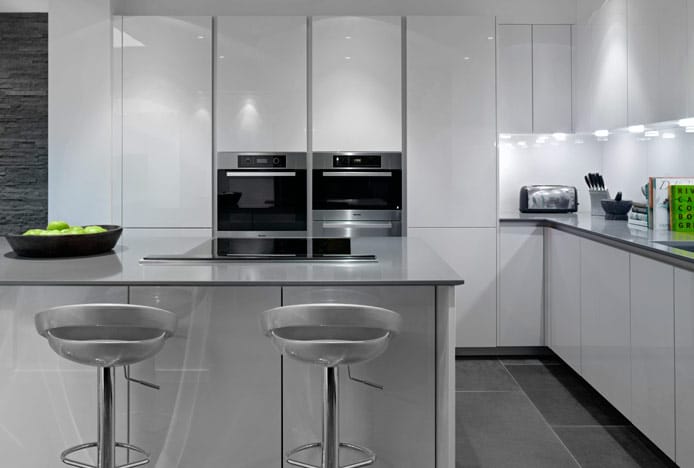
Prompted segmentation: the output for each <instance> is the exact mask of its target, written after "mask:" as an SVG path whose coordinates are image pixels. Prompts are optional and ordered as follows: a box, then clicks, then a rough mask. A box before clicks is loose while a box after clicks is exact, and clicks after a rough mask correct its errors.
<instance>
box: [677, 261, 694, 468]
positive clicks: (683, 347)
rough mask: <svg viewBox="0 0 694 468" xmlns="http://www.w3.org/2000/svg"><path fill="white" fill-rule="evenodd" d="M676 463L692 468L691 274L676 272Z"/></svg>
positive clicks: (693, 287) (693, 332)
mask: <svg viewBox="0 0 694 468" xmlns="http://www.w3.org/2000/svg"><path fill="white" fill-rule="evenodd" d="M675 382H676V388H675V395H676V400H675V411H676V415H677V417H676V418H675V421H676V431H675V432H676V434H677V442H676V444H675V445H676V448H677V453H676V457H675V461H676V462H677V464H678V465H679V466H681V467H684V468H691V467H694V444H692V440H694V273H693V272H691V271H686V270H681V269H679V268H676V269H675Z"/></svg>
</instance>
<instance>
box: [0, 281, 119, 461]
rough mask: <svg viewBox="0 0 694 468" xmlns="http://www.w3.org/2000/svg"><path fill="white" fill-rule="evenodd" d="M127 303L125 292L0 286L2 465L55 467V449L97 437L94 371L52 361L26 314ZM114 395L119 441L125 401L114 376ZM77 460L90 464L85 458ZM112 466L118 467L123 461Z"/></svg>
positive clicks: (55, 356)
mask: <svg viewBox="0 0 694 468" xmlns="http://www.w3.org/2000/svg"><path fill="white" fill-rule="evenodd" d="M127 300H128V292H127V288H125V287H78V286H64V287H63V286H3V287H0V311H2V313H0V427H2V430H0V454H2V462H1V463H0V464H1V465H2V466H8V467H9V466H11V467H13V468H37V467H48V466H51V467H53V466H59V465H60V458H59V456H60V453H61V452H62V451H63V450H65V449H66V448H68V447H69V446H73V445H77V444H81V443H85V442H91V441H93V440H95V439H96V436H97V427H96V420H97V417H96V416H97V406H96V396H97V395H96V382H97V379H96V370H95V369H94V368H91V367H87V366H83V365H80V364H76V363H73V362H70V361H68V360H67V359H64V358H62V357H60V356H58V354H56V353H55V352H54V351H53V350H52V349H51V348H50V346H49V345H48V342H47V341H46V340H45V339H44V338H42V337H41V336H40V335H39V334H38V333H37V332H36V328H35V326H34V314H35V313H36V312H38V311H41V310H43V309H47V308H50V307H56V306H61V305H67V304H80V303H126V302H127ZM121 375H122V374H121ZM115 393H116V411H117V413H116V436H117V437H118V438H119V440H125V439H126V437H127V426H126V422H127V418H126V413H127V411H126V408H127V401H126V391H125V385H124V384H123V381H122V378H121V379H120V380H118V385H117V387H116V392H115ZM90 458H91V459H90ZM85 461H87V462H89V463H92V464H93V463H95V461H96V460H95V457H94V456H91V457H86V458H85ZM117 461H118V463H119V464H120V463H124V462H125V457H120V456H119V458H118V459H117Z"/></svg>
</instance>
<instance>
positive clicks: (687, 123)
mask: <svg viewBox="0 0 694 468" xmlns="http://www.w3.org/2000/svg"><path fill="white" fill-rule="evenodd" d="M677 123H678V124H679V126H680V127H694V117H688V118H686V119H680V121H679V122H677Z"/></svg>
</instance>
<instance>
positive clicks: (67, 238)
mask: <svg viewBox="0 0 694 468" xmlns="http://www.w3.org/2000/svg"><path fill="white" fill-rule="evenodd" d="M99 226H101V227H102V228H104V229H106V232H98V233H94V234H62V235H59V236H24V235H21V234H9V235H6V236H5V238H6V239H7V242H8V243H9V244H10V247H12V250H14V252H15V253H16V254H17V255H18V256H20V257H30V258H58V257H83V256H86V255H96V254H101V253H105V252H108V251H110V250H113V248H114V247H115V246H116V244H117V243H118V239H120V236H121V234H122V233H123V228H122V227H121V226H116V225H113V224H100V225H99Z"/></svg>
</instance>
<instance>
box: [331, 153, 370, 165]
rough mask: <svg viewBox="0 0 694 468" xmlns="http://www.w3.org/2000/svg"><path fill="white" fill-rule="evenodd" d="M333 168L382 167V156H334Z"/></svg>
mask: <svg viewBox="0 0 694 468" xmlns="http://www.w3.org/2000/svg"><path fill="white" fill-rule="evenodd" d="M333 167H372V168H374V167H375V168H380V167H381V156H379V155H375V154H374V155H359V156H348V155H337V154H336V155H335V156H333Z"/></svg>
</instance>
